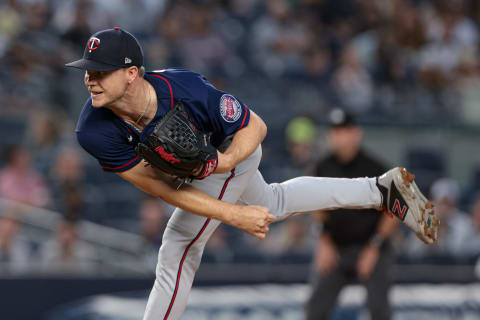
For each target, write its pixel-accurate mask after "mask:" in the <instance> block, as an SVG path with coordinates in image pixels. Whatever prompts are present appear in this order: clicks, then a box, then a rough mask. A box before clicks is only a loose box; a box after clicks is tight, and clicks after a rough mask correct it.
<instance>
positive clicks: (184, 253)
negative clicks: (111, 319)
mask: <svg viewBox="0 0 480 320" xmlns="http://www.w3.org/2000/svg"><path fill="white" fill-rule="evenodd" d="M233 177H235V169H233V170H232V171H231V174H230V176H229V177H228V178H227V180H225V183H224V184H223V187H222V191H221V192H220V195H219V196H218V200H222V198H223V195H224V194H225V190H226V189H227V186H228V183H229V182H230V180H232V178H233ZM210 220H211V219H210V218H208V219H207V221H205V223H204V224H203V226H202V229H200V231H199V232H198V233H197V235H196V236H195V238H193V240H192V241H190V243H189V244H188V246H187V247H186V248H185V251H184V252H183V255H182V259H181V260H180V264H179V266H178V272H177V280H176V282H175V290H174V291H173V296H172V299H171V300H170V304H169V306H168V310H167V313H165V317H163V320H167V319H168V316H169V315H170V312H171V311H172V307H173V303H174V302H175V298H176V297H177V292H178V286H179V285H180V277H181V275H182V268H183V262H184V261H185V258H186V257H187V254H188V251H189V250H190V248H191V247H192V246H193V244H194V243H195V242H196V241H197V240H198V238H200V236H201V235H202V233H203V231H205V229H206V228H207V226H208V224H209V223H210Z"/></svg>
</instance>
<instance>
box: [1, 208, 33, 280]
mask: <svg viewBox="0 0 480 320" xmlns="http://www.w3.org/2000/svg"><path fill="white" fill-rule="evenodd" d="M20 219H21V212H20V209H18V208H16V207H15V206H8V207H7V205H3V210H1V211H0V274H1V273H3V274H5V273H14V272H19V271H20V272H21V271H24V270H26V269H28V267H29V262H30V257H31V250H30V249H31V248H30V246H29V243H28V241H27V239H25V238H24V237H23V236H22V235H21V228H22V224H21V222H20Z"/></svg>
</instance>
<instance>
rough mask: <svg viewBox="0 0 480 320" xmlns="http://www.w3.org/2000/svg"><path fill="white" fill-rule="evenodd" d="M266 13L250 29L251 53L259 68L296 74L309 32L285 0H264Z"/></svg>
mask: <svg viewBox="0 0 480 320" xmlns="http://www.w3.org/2000/svg"><path fill="white" fill-rule="evenodd" d="M265 4H266V10H267V12H266V15H265V16H263V17H261V18H260V19H258V20H257V21H255V23H254V25H253V26H252V29H251V55H252V58H253V60H254V62H255V64H256V66H257V68H258V69H260V70H261V71H263V72H264V73H265V74H267V75H270V76H281V75H283V74H291V73H293V74H297V73H299V72H300V70H301V68H302V52H303V51H304V50H305V49H306V48H307V47H308V44H309V41H310V40H311V39H310V36H311V35H310V34H309V32H308V30H307V29H306V28H305V26H304V25H303V24H302V23H301V21H297V20H296V19H295V18H294V15H293V13H294V12H293V10H294V9H293V8H292V6H291V4H290V3H289V2H288V1H287V0H268V1H266V3H265Z"/></svg>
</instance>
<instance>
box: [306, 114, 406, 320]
mask: <svg viewBox="0 0 480 320" xmlns="http://www.w3.org/2000/svg"><path fill="white" fill-rule="evenodd" d="M329 120H330V126H331V127H330V130H329V132H328V144H329V147H330V148H331V153H330V154H329V155H327V157H326V158H325V159H322V160H321V161H320V162H318V163H317V170H316V175H317V176H320V177H338V178H356V177H364V176H369V177H374V176H378V175H380V174H382V173H383V172H385V166H384V165H383V164H382V163H380V162H379V161H378V160H376V159H375V158H373V157H372V156H371V155H369V154H367V153H366V152H365V151H364V150H363V148H362V147H361V142H362V138H363V131H362V128H361V127H360V126H358V124H357V123H356V120H355V118H354V117H353V116H352V115H351V114H349V113H346V112H345V111H343V110H341V109H338V108H336V109H333V110H332V112H331V113H330V115H329ZM313 217H314V219H315V220H316V221H317V223H318V225H319V228H320V229H322V231H320V232H319V236H318V240H317V247H316V250H315V258H314V268H315V280H314V288H313V290H312V293H311V296H310V299H309V301H308V303H307V310H306V319H308V320H314V319H315V320H317V319H318V320H320V319H325V320H326V319H328V318H329V317H330V315H331V313H332V311H333V309H334V307H335V304H336V301H337V297H338V294H339V293H340V291H341V289H342V288H343V287H344V286H345V285H346V284H348V283H351V282H353V281H356V280H359V281H361V283H362V284H363V285H365V287H366V289H367V293H368V297H367V307H368V310H369V311H370V316H371V319H374V320H375V319H390V318H391V308H390V302H389V299H388V292H389V289H390V285H391V281H392V275H391V268H392V265H393V263H394V254H393V250H392V246H391V244H390V239H389V238H390V236H391V235H392V233H393V231H394V230H395V228H396V225H397V220H396V219H395V220H394V219H391V218H390V217H388V216H387V215H384V214H382V213H381V212H379V211H377V210H373V209H370V210H361V211H359V210H352V209H340V210H333V211H326V212H319V213H318V214H317V215H314V216H313ZM322 226H323V228H322Z"/></svg>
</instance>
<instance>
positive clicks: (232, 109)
mask: <svg viewBox="0 0 480 320" xmlns="http://www.w3.org/2000/svg"><path fill="white" fill-rule="evenodd" d="M220 114H221V115H222V118H223V120H225V121H226V122H235V121H237V120H238V119H239V118H240V116H241V115H242V107H241V106H240V103H239V102H238V100H237V99H235V97H234V96H232V95H229V94H224V95H223V96H222V97H221V98H220Z"/></svg>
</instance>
